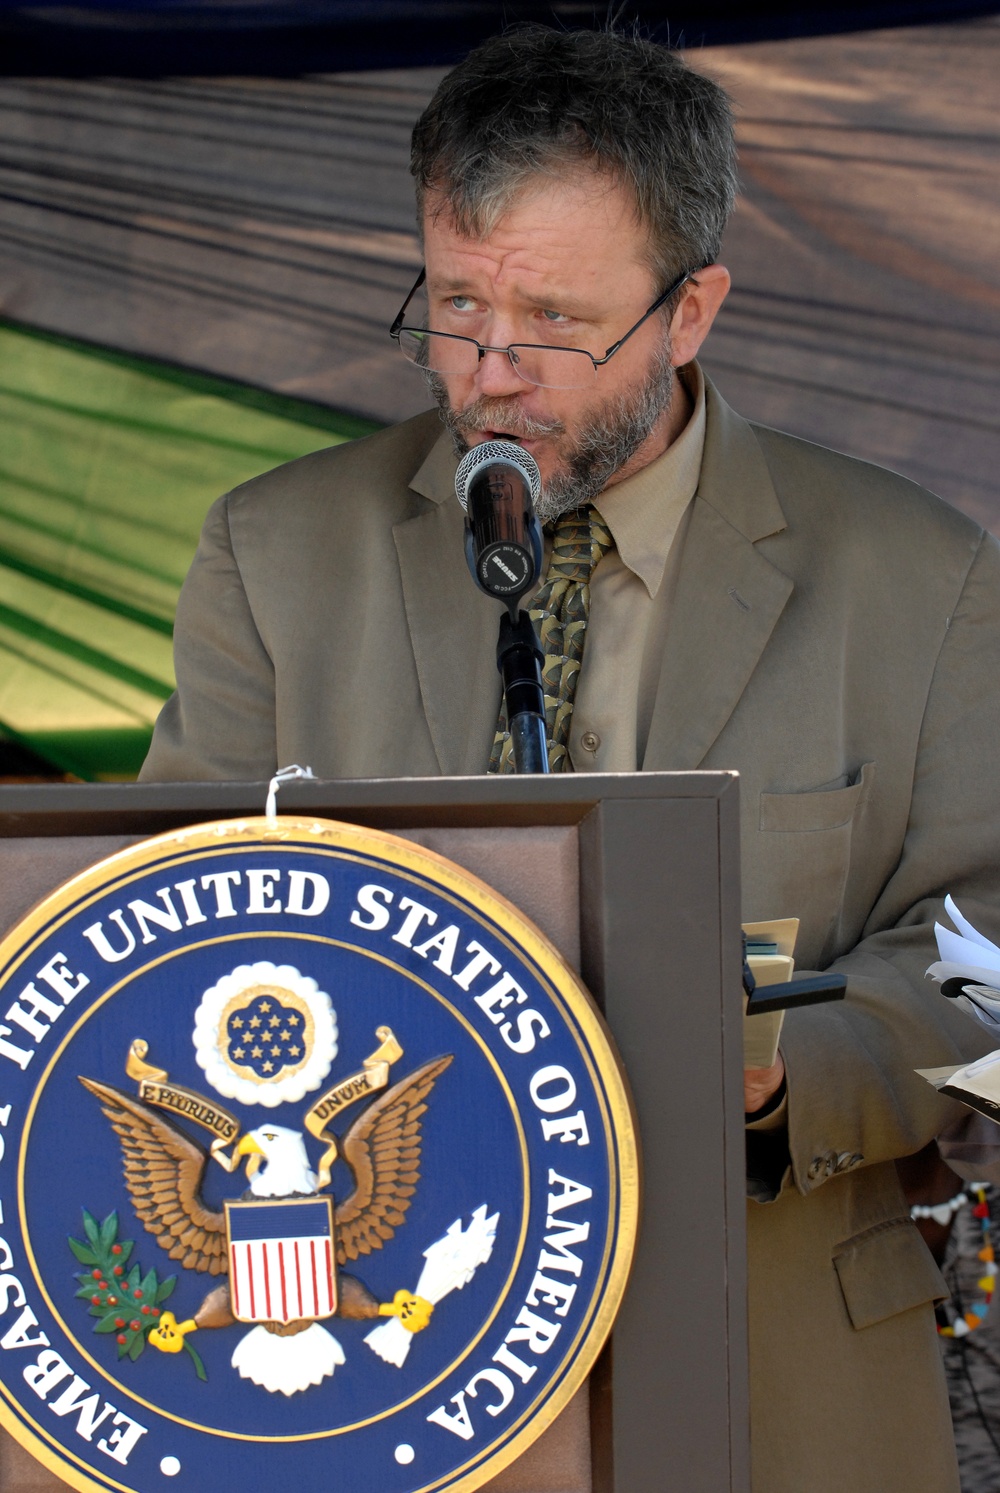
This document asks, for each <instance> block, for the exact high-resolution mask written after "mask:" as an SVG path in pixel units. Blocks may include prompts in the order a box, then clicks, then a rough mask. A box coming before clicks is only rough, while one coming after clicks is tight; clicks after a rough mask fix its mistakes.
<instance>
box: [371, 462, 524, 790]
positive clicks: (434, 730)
mask: <svg viewBox="0 0 1000 1493" xmlns="http://www.w3.org/2000/svg"><path fill="white" fill-rule="evenodd" d="M454 476H455V458H454V456H453V455H452V453H451V448H450V444H449V442H448V440H447V438H446V437H445V436H442V437H441V439H440V440H439V441H438V442H437V444H436V445H435V446H434V447H433V448H432V450H431V452H430V453H429V455H428V457H427V459H426V461H425V462H424V464H423V466H422V467H421V468H420V470H419V471H418V472H417V473H416V475H415V476H414V478H413V479H412V481H411V483H410V486H411V488H413V489H414V491H416V492H418V493H420V494H421V495H422V496H423V497H426V498H429V499H430V500H431V504H432V506H431V507H429V508H428V509H427V511H425V512H423V513H420V514H418V515H417V516H416V517H414V518H409V519H405V520H403V522H401V523H398V524H396V525H394V527H393V538H394V539H395V542H396V553H397V555H398V557H399V569H400V576H401V580H402V586H403V599H404V604H405V607H406V619H407V623H408V625H409V630H410V641H411V644H412V647H413V656H414V660H415V662H416V667H417V677H418V679H419V683H420V694H421V698H422V700H423V706H424V714H425V716H426V719H427V725H428V729H429V730H430V733H431V739H432V741H433V743H434V750H435V752H436V754H437V759H438V765H439V767H440V769H441V772H442V773H443V774H444V775H445V776H455V775H459V776H462V775H467V774H475V773H481V772H485V770H486V764H487V761H488V759H489V752H490V747H491V745H492V742H493V731H494V729H495V727H496V721H497V712H498V710H499V704H500V676H499V674H498V672H497V664H496V640H497V628H498V627H499V623H500V611H501V609H500V607H499V606H498V605H497V604H496V603H495V602H492V601H490V599H489V598H488V597H486V596H484V595H483V594H482V592H480V591H478V590H477V588H476V586H475V585H474V583H473V581H472V578H471V576H470V575H469V573H468V570H467V569H466V565H465V560H464V555H463V537H464V530H463V520H462V510H461V508H460V507H459V505H458V502H457V500H456V499H455V495H454V493H455V488H454Z"/></svg>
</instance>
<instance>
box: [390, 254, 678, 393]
mask: <svg viewBox="0 0 1000 1493" xmlns="http://www.w3.org/2000/svg"><path fill="white" fill-rule="evenodd" d="M696 273H697V271H695V270H685V271H684V273H683V275H680V276H678V278H677V279H676V280H675V281H674V283H673V284H672V285H668V286H667V288H666V290H665V291H664V292H663V294H662V295H661V296H657V298H656V300H655V301H654V302H653V304H652V305H651V306H650V308H649V310H648V311H644V312H643V314H642V315H641V316H640V317H639V320H638V321H637V322H636V324H635V326H634V327H629V329H628V331H627V332H626V333H625V335H624V337H619V339H618V341H617V342H613V343H612V344H611V346H610V347H609V348H608V350H607V352H606V353H605V354H604V356H603V358H595V357H594V355H593V353H589V352H586V351H585V350H584V349H583V348H582V347H553V346H548V345H546V344H545V343H540V342H515V343H512V344H511V345H510V346H509V347H484V346H483V344H482V343H481V342H477V341H476V339H475V338H474V337H459V336H457V335H456V334H455V333H454V332H429V331H427V330H426V328H423V327H407V326H404V325H403V318H404V317H405V315H406V309H407V307H408V306H409V304H410V302H411V301H412V300H413V297H414V296H415V295H416V293H417V291H418V290H419V289H420V287H421V286H422V285H423V283H424V281H425V279H426V278H427V271H426V269H422V270H421V271H420V274H419V275H418V276H417V278H416V281H415V282H414V285H413V288H412V290H411V291H410V293H409V295H408V296H407V297H406V300H405V301H404V302H403V304H402V306H401V307H400V309H399V314H398V316H397V317H396V320H395V321H394V322H393V324H392V326H391V327H390V328H389V336H390V337H394V338H395V340H396V341H397V342H398V343H399V346H400V350H401V352H402V353H403V356H404V357H405V358H406V359H407V360H408V362H410V363H414V364H415V365H416V366H417V367H418V368H421V369H424V370H425V371H426V372H428V373H448V374H459V375H464V376H469V375H471V374H475V372H476V369H477V368H478V367H479V364H480V363H481V362H482V360H483V357H484V355H485V354H486V353H506V355H507V357H508V358H509V360H510V366H511V367H512V368H513V370H514V372H515V373H516V374H517V376H518V378H523V379H524V381H525V383H526V384H537V385H538V386H539V387H540V388H542V389H586V388H588V387H589V386H590V385H591V384H592V383H593V382H594V381H595V379H596V378H597V370H598V368H603V366H604V364H605V363H606V362H607V361H608V359H609V358H613V357H614V355H615V353H616V352H617V351H618V349H619V348H620V347H623V346H624V344H625V343H626V342H627V341H628V339H629V338H630V337H631V336H632V334H633V333H634V332H637V331H638V330H639V328H640V327H641V326H642V324H643V322H646V321H648V320H649V318H650V317H651V316H652V315H653V313H654V312H656V311H659V309H660V307H661V306H662V305H664V304H665V303H666V302H667V301H669V299H670V297H671V296H672V295H676V294H677V292H678V291H679V290H680V288H681V286H682V285H685V284H686V283H687V281H688V280H691V279H693V277H694V275H695V274H696Z"/></svg>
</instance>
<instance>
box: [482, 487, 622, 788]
mask: <svg viewBox="0 0 1000 1493" xmlns="http://www.w3.org/2000/svg"><path fill="white" fill-rule="evenodd" d="M613 543H614V541H613V539H612V538H611V534H610V532H609V530H608V527H607V525H606V524H605V522H604V520H603V519H602V518H601V516H600V514H599V513H598V512H597V510H596V509H595V508H592V507H590V506H589V505H588V506H587V507H586V508H577V509H576V510H575V511H574V512H572V513H564V514H563V516H562V518H561V519H560V520H559V522H558V523H557V524H556V526H555V529H554V530H553V533H552V555H551V557H550V559H549V568H548V570H547V571H546V573H545V579H544V581H543V582H542V584H541V586H540V588H539V590H538V594H537V595H536V597H535V600H534V602H533V603H532V605H531V608H530V611H529V615H530V617H531V620H532V621H533V622H534V624H535V628H536V629H537V632H538V637H539V641H540V642H541V645H542V650H543V652H544V654H545V659H544V662H543V664H542V688H543V690H544V692H545V731H546V735H547V736H548V741H549V771H550V772H566V771H570V770H572V764H571V763H570V760H569V730H570V724H571V722H572V719H573V699H574V696H575V695H576V681H577V676H578V675H579V673H580V664H581V662H582V661H583V644H584V635H585V633H586V630H587V618H588V616H589V615H590V577H591V575H592V574H593V571H594V567H595V565H596V564H597V562H598V561H599V560H600V558H601V556H602V555H603V554H606V552H607V551H608V550H609V549H610V548H611V546H612V544H613ZM487 771H489V772H513V771H514V759H513V755H512V752H511V742H510V733H509V731H508V730H507V707H506V704H505V703H504V702H503V701H501V704H500V719H499V722H498V724H497V730H496V736H495V737H494V740H493V751H492V754H491V756H490V765H489V768H488V769H487Z"/></svg>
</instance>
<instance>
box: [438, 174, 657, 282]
mask: <svg viewBox="0 0 1000 1493" xmlns="http://www.w3.org/2000/svg"><path fill="white" fill-rule="evenodd" d="M422 229H423V239H424V247H425V250H426V251H429V252H428V258H429V259H430V258H431V257H432V256H433V258H434V259H435V260H437V261H439V263H438V264H437V265H436V270H437V273H435V274H434V279H435V283H438V282H441V283H443V282H444V281H445V280H448V279H449V274H450V273H451V275H452V277H455V276H460V273H461V272H460V271H458V270H457V268H456V264H457V262H458V261H462V262H464V263H465V265H466V266H467V267H468V268H470V269H471V268H473V267H474V266H475V265H476V264H477V263H478V264H479V265H480V266H481V267H483V268H485V267H487V266H488V265H492V266H494V267H495V268H496V269H501V268H503V267H505V266H508V265H509V266H510V267H511V268H514V267H517V268H520V269H522V270H524V269H526V268H529V267H530V268H532V269H534V270H535V271H536V272H537V273H540V274H542V275H544V274H545V273H546V270H547V269H551V270H552V271H553V272H557V271H559V270H561V269H565V267H566V266H567V263H568V264H571V265H572V266H573V267H575V268H581V269H584V268H585V266H586V265H587V263H588V262H591V263H595V264H596V263H600V262H602V261H608V262H610V261H612V260H613V261H615V262H616V263H620V264H622V265H626V264H628V263H629V262H633V263H646V262H647V261H648V259H649V250H650V243H649V234H648V232H647V230H646V228H645V226H644V225H642V224H641V223H640V221H639V218H638V215H637V213H636V210H635V204H634V199H633V198H632V196H631V194H630V193H629V192H627V191H626V190H625V189H623V188H622V187H620V186H619V184H618V183H617V182H616V181H614V179H613V178H611V177H609V176H607V175H606V174H603V173H599V172H597V171H594V170H592V169H590V168H588V167H586V166H581V167H580V168H577V169H573V170H569V171H567V172H565V173H563V174H561V175H559V176H554V175H549V174H548V173H544V174H542V175H538V176H532V177H529V178H528V179H527V181H526V182H524V183H523V184H522V185H520V186H519V187H518V189H517V190H516V191H513V192H511V193H510V194H509V195H508V196H507V197H506V198H504V199H501V200H500V201H496V200H495V201H494V205H493V208H492V210H491V211H490V212H488V213H487V212H484V213H482V214H480V215H479V217H478V220H477V221H476V222H474V223H470V222H469V221H468V220H467V217H466V215H463V213H462V211H461V204H459V209H458V211H456V206H455V204H454V203H453V201H452V200H451V198H450V197H449V196H448V194H447V193H446V192H444V191H440V190H438V191H429V192H428V193H427V195H426V198H425V201H424V218H423V224H422ZM430 268H431V266H430V265H428V269H429V271H430ZM456 288H457V287H456Z"/></svg>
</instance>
